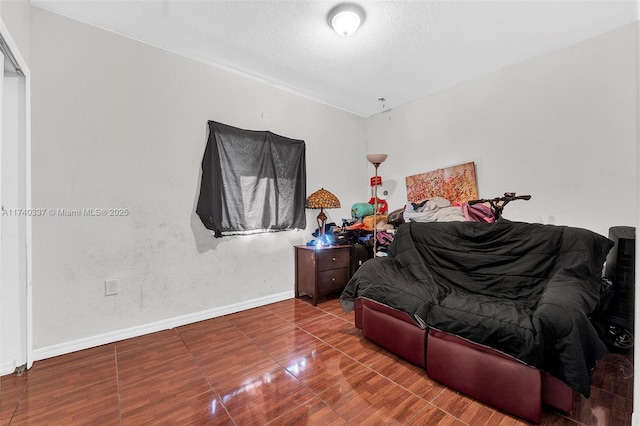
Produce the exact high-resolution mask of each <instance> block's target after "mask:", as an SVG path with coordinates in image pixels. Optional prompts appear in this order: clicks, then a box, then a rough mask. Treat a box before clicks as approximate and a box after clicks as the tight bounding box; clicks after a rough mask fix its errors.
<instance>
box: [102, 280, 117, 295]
mask: <svg viewBox="0 0 640 426" xmlns="http://www.w3.org/2000/svg"><path fill="white" fill-rule="evenodd" d="M116 294H118V281H117V280H105V281H104V295H105V296H114V295H116Z"/></svg>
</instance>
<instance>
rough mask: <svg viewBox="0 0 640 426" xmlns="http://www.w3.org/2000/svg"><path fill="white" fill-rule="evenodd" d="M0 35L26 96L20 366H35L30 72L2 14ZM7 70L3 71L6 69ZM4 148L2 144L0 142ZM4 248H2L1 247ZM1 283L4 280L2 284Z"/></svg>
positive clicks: (7, 59) (0, 180) (3, 47)
mask: <svg viewBox="0 0 640 426" xmlns="http://www.w3.org/2000/svg"><path fill="white" fill-rule="evenodd" d="M0 37H1V38H2V40H3V41H4V43H3V44H4V46H2V47H0V48H1V49H2V50H6V51H5V52H3V53H4V55H5V61H11V62H12V63H13V64H14V65H15V66H16V68H17V69H18V70H19V72H18V74H21V75H22V77H23V78H24V81H23V84H22V85H21V87H20V88H19V90H20V92H22V93H20V94H19V96H21V97H24V108H25V110H24V111H22V113H23V114H24V123H20V126H22V125H24V126H25V128H24V136H23V137H22V138H21V139H22V140H19V141H18V143H19V144H24V147H25V163H24V164H22V165H18V167H19V173H20V168H21V167H22V170H24V178H25V192H26V193H25V194H24V195H25V240H26V241H25V253H24V254H21V256H22V255H23V256H25V268H26V271H24V272H25V284H26V291H25V297H26V300H25V317H26V318H23V320H24V321H25V329H26V331H25V332H26V336H25V341H26V346H27V347H26V350H25V358H26V359H24V360H19V362H20V363H23V364H20V365H25V366H26V368H31V366H32V365H33V302H32V254H33V251H32V216H31V215H30V214H29V212H31V211H33V210H32V204H31V73H30V71H29V67H28V66H27V63H26V61H25V60H24V57H23V56H22V54H21V53H20V49H18V45H17V44H16V43H15V41H14V39H13V37H12V36H11V33H10V32H9V29H8V28H7V26H6V25H5V23H4V21H3V20H2V17H0ZM3 72H4V70H3ZM0 149H1V145H0ZM1 182H2V175H1V174H0V183H1ZM0 250H1V247H0ZM0 284H1V283H0Z"/></svg>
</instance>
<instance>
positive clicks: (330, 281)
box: [318, 268, 349, 293]
mask: <svg viewBox="0 0 640 426" xmlns="http://www.w3.org/2000/svg"><path fill="white" fill-rule="evenodd" d="M348 281H349V268H340V269H331V270H328V271H322V272H318V291H319V292H320V293H329V292H332V291H337V290H342V289H343V288H344V287H345V286H346V285H347V282H348Z"/></svg>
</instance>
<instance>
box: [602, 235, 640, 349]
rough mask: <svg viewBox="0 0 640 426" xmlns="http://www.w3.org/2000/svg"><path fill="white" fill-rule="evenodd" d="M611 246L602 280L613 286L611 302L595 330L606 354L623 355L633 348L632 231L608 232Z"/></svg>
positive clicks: (634, 265) (633, 282) (634, 237)
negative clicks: (620, 353) (605, 348)
mask: <svg viewBox="0 0 640 426" xmlns="http://www.w3.org/2000/svg"><path fill="white" fill-rule="evenodd" d="M609 239H610V240H612V241H613V242H614V246H613V248H612V249H611V250H610V251H609V254H608V255H607V262H606V264H605V270H604V277H605V278H607V279H608V280H610V281H611V282H612V283H613V286H612V295H611V300H610V302H609V303H608V306H607V308H606V310H605V312H603V314H604V315H602V316H601V319H600V322H603V323H604V324H600V327H598V328H599V329H600V331H601V337H602V338H603V340H604V341H605V343H606V344H607V346H608V347H609V349H610V350H612V351H615V352H627V351H629V350H630V349H631V348H632V347H633V334H634V330H633V329H634V327H633V322H634V306H635V302H634V299H635V269H636V260H635V257H636V256H635V254H636V229H635V228H634V227H632V226H614V227H611V228H609Z"/></svg>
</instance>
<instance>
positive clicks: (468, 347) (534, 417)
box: [355, 298, 573, 423]
mask: <svg viewBox="0 0 640 426" xmlns="http://www.w3.org/2000/svg"><path fill="white" fill-rule="evenodd" d="M355 326H356V327H358V328H359V329H361V330H362V333H363V335H364V336H365V337H366V338H367V339H369V340H371V341H373V342H375V343H377V344H378V345H380V346H382V347H384V348H386V349H388V350H389V351H391V352H393V353H395V354H396V355H399V356H401V357H402V358H404V359H406V360H408V361H410V362H412V363H414V364H417V365H419V366H421V367H424V368H426V373H427V375H428V376H429V377H430V378H432V379H434V380H436V381H437V382H440V383H442V384H443V385H445V386H448V387H450V388H452V389H455V390H457V391H459V392H462V393H464V394H466V395H469V396H471V397H473V398H475V399H477V400H479V401H482V402H484V403H487V404H489V405H491V406H493V407H495V408H498V409H500V410H502V411H505V412H507V413H510V414H513V415H516V416H518V417H522V418H523V419H525V420H528V421H531V422H535V423H539V422H540V420H541V416H542V405H543V404H546V405H549V406H551V407H553V408H556V409H558V410H560V411H563V412H569V411H570V410H571V405H572V399H573V390H572V389H571V388H570V387H569V386H567V385H566V384H565V383H563V382H562V381H560V380H559V379H557V378H555V377H553V376H551V375H549V374H546V373H543V372H541V371H540V370H538V369H535V368H533V367H530V366H528V365H526V364H524V363H523V362H521V361H519V360H518V359H516V358H514V357H512V356H509V355H506V354H504V353H502V352H499V351H497V350H495V349H492V348H489V347H486V346H482V345H479V344H476V343H473V342H470V341H468V340H465V339H463V338H460V337H457V336H454V335H452V334H449V333H445V332H442V331H439V330H435V329H422V328H420V327H419V326H417V325H416V322H415V321H414V320H413V319H412V318H411V317H410V316H409V315H408V314H407V313H405V312H402V311H399V310H396V309H393V308H391V307H389V306H387V305H384V304H382V303H379V302H376V301H373V300H370V299H365V298H359V299H356V301H355Z"/></svg>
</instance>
